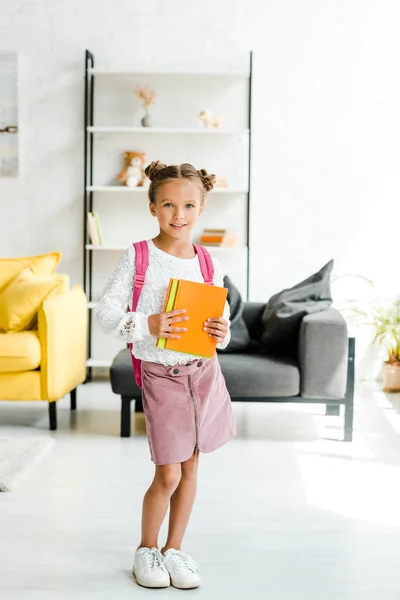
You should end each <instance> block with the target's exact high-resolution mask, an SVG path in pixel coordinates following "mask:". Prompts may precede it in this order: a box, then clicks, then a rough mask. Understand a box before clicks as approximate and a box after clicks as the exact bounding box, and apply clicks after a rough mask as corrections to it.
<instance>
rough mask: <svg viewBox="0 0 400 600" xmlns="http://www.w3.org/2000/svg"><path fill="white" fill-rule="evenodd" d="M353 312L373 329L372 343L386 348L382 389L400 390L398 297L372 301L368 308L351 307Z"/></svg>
mask: <svg viewBox="0 0 400 600" xmlns="http://www.w3.org/2000/svg"><path fill="white" fill-rule="evenodd" d="M353 311H354V314H355V315H356V316H359V317H361V318H362V319H363V323H364V324H366V325H371V326H372V327H373V329H374V331H375V336H374V339H373V340H372V344H373V345H377V346H381V347H383V348H384V349H385V350H386V360H385V362H384V363H383V365H382V378H383V391H384V392H398V391H400V298H396V299H395V300H394V301H393V302H392V303H390V304H377V303H373V304H372V305H371V308H370V309H365V310H361V309H359V308H354V309H353Z"/></svg>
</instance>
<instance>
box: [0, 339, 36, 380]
mask: <svg viewBox="0 0 400 600" xmlns="http://www.w3.org/2000/svg"><path fill="white" fill-rule="evenodd" d="M41 354H42V353H41V348H40V341H39V334H38V332H37V331H20V332H18V333H15V332H14V331H9V332H8V333H0V373H18V372H21V371H33V370H34V369H37V368H38V367H39V365H40V359H41Z"/></svg>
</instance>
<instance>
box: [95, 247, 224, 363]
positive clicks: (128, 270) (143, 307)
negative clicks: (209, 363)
mask: <svg viewBox="0 0 400 600" xmlns="http://www.w3.org/2000/svg"><path fill="white" fill-rule="evenodd" d="M147 243H148V246H149V266H148V268H147V271H146V280H145V284H144V286H143V288H142V292H141V294H140V298H139V302H138V306H137V309H136V311H135V312H127V308H128V306H129V308H130V309H131V310H132V293H133V278H134V276H135V272H136V269H135V248H134V246H133V245H132V246H130V247H129V248H128V249H127V250H126V252H125V254H124V255H123V256H122V257H121V259H120V260H119V262H118V263H117V265H116V267H115V269H114V272H113V273H112V275H111V277H110V278H109V280H108V282H107V285H106V287H105V290H104V294H103V297H102V298H101V300H100V302H99V303H98V304H97V306H96V310H95V314H96V320H97V322H98V324H99V325H100V327H101V329H102V330H103V331H104V332H105V333H109V334H112V335H114V336H116V337H118V338H119V339H120V340H123V341H125V342H126V343H130V342H131V343H132V353H133V354H134V356H135V357H136V358H139V359H141V360H146V361H150V362H155V363H160V364H163V365H168V366H174V365H182V364H186V363H187V362H189V361H191V360H195V359H196V358H198V356H193V355H191V354H186V353H183V352H175V351H173V350H165V349H162V348H157V346H156V341H157V338H156V337H154V336H152V335H151V334H150V332H149V327H148V322H147V321H148V317H149V316H150V315H152V314H155V313H161V312H163V308H164V302H165V298H166V295H167V289H168V285H169V280H170V278H173V279H187V280H189V281H197V282H200V283H202V282H204V279H203V276H202V274H201V269H200V263H199V260H198V257H197V255H196V256H194V257H193V258H179V257H177V256H173V255H172V254H168V253H167V252H163V251H162V250H160V249H159V248H157V246H155V245H154V243H153V241H152V240H148V242H147ZM212 261H213V264H214V285H217V286H220V287H223V273H222V269H221V265H220V262H219V260H218V259H216V258H214V257H212ZM212 316H214V315H210V317H212ZM223 317H224V319H226V320H227V321H228V322H229V317H230V310H229V304H228V303H227V302H226V303H225V309H224V314H223ZM229 341H230V332H228V334H227V336H226V337H225V340H224V342H223V343H222V344H218V345H217V347H218V348H221V349H223V348H226V346H227V345H228V344H229Z"/></svg>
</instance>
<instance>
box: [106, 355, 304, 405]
mask: <svg viewBox="0 0 400 600" xmlns="http://www.w3.org/2000/svg"><path fill="white" fill-rule="evenodd" d="M219 361H220V364H221V368H222V373H223V375H224V377H225V380H226V385H227V388H228V392H229V394H230V395H231V396H232V397H237V398H240V397H242V398H245V397H248V398H263V397H266V396H272V397H288V396H298V395H299V393H300V372H299V368H298V366H297V364H296V363H295V362H294V361H292V360H290V359H282V358H281V359H274V358H269V357H268V356H264V355H261V354H220V355H219ZM110 380H111V387H112V390H113V392H114V393H115V394H119V395H121V396H128V397H131V398H133V397H137V398H140V396H141V390H140V389H139V388H138V387H137V385H136V382H135V378H134V376H133V369H132V361H131V357H130V354H129V350H128V349H127V348H126V349H124V350H121V351H120V352H119V353H118V354H117V356H116V357H115V358H114V360H113V363H112V366H111V370H110Z"/></svg>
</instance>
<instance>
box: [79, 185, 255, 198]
mask: <svg viewBox="0 0 400 600" xmlns="http://www.w3.org/2000/svg"><path fill="white" fill-rule="evenodd" d="M86 190H87V191H88V192H108V193H117V194H147V188H145V187H127V186H123V185H92V186H91V185H89V186H87V188H86ZM247 193H248V191H247V190H244V189H242V190H239V189H232V188H217V189H214V190H212V191H211V192H210V195H211V196H215V194H247Z"/></svg>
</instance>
